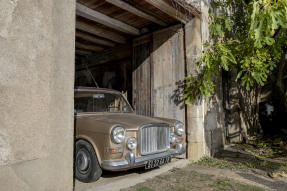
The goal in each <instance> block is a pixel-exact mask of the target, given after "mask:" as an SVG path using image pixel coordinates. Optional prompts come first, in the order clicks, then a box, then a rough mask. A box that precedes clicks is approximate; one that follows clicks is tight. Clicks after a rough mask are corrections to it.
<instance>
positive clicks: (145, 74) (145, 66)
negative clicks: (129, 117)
mask: <svg viewBox="0 0 287 191" xmlns="http://www.w3.org/2000/svg"><path fill="white" fill-rule="evenodd" d="M134 42H135V41H134ZM150 54H151V41H149V42H146V43H143V44H138V46H134V47H133V74H132V78H133V81H132V85H133V102H132V103H133V106H134V108H135V111H136V113H137V114H139V115H146V116H151V94H150V91H151V86H150V84H151V81H150V80H151V72H150V69H151V68H150V66H151V59H150Z"/></svg>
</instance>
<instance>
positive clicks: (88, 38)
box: [76, 31, 116, 47]
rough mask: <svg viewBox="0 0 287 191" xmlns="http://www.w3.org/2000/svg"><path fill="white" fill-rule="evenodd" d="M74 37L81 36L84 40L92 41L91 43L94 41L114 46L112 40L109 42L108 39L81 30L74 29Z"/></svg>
mask: <svg viewBox="0 0 287 191" xmlns="http://www.w3.org/2000/svg"><path fill="white" fill-rule="evenodd" d="M76 37H78V38H81V39H83V40H86V41H89V42H92V43H95V44H100V45H103V46H108V47H114V46H116V43H114V42H110V41H108V40H105V39H100V38H98V37H96V36H91V35H89V34H86V33H83V32H81V31H76Z"/></svg>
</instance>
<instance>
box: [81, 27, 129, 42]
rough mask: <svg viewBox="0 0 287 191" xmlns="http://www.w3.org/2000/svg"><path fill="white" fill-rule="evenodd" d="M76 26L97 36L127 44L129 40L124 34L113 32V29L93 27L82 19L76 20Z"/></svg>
mask: <svg viewBox="0 0 287 191" xmlns="http://www.w3.org/2000/svg"><path fill="white" fill-rule="evenodd" d="M76 28H77V29H79V30H82V31H85V32H88V33H91V34H94V35H96V36H99V37H102V38H106V39H109V40H111V41H114V42H117V43H121V44H125V43H126V42H127V39H126V38H125V37H123V36H122V35H119V34H118V33H115V32H111V31H108V30H105V29H102V28H99V27H93V26H92V25H89V24H87V23H85V22H82V21H77V22H76Z"/></svg>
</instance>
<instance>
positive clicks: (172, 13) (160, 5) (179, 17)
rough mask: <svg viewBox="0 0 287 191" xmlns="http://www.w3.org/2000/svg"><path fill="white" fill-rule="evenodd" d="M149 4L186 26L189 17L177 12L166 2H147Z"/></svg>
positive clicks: (147, 0) (157, 0)
mask: <svg viewBox="0 0 287 191" xmlns="http://www.w3.org/2000/svg"><path fill="white" fill-rule="evenodd" d="M145 1H146V2H147V3H149V4H151V5H152V6H154V7H156V8H158V9H159V10H161V11H162V12H164V13H166V14H167V15H169V16H171V17H172V18H174V19H176V20H178V21H180V22H182V23H184V24H186V23H187V17H185V15H184V14H182V13H181V12H180V11H179V10H176V9H175V8H173V7H172V6H170V5H169V4H168V3H166V2H165V1H164V0H145Z"/></svg>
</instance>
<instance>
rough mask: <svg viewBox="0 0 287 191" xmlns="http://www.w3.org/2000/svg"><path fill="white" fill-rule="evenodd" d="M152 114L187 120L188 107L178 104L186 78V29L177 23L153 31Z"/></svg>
mask: <svg viewBox="0 0 287 191" xmlns="http://www.w3.org/2000/svg"><path fill="white" fill-rule="evenodd" d="M151 63H152V65H151V73H152V74H151V76H152V84H151V88H152V92H151V107H152V108H151V110H152V112H153V113H152V115H153V116H157V117H167V118H171V119H178V120H180V121H182V122H184V119H185V114H184V112H185V109H184V108H181V106H182V104H178V103H177V99H178V95H177V89H178V85H177V84H178V83H179V82H182V81H183V79H184V75H185V73H184V70H185V69H184V44H183V29H182V28H181V26H173V27H170V28H167V29H164V30H161V31H157V32H155V33H154V34H153V53H152V62H151Z"/></svg>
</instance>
